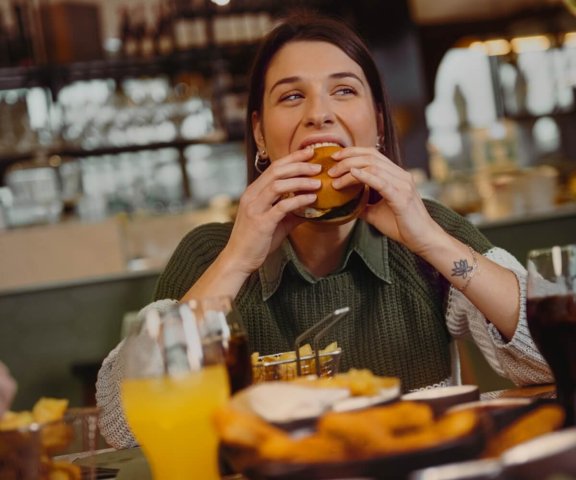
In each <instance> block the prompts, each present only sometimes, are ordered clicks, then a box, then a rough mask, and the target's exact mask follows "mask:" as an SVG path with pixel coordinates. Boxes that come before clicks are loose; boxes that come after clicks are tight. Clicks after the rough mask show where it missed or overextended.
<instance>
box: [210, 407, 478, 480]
mask: <svg viewBox="0 0 576 480" xmlns="http://www.w3.org/2000/svg"><path fill="white" fill-rule="evenodd" d="M216 425H217V429H218V432H219V435H220V438H221V441H222V446H223V455H224V457H225V458H226V459H227V460H228V462H229V463H230V464H231V465H232V466H233V468H234V469H235V470H236V471H240V472H243V473H244V474H245V475H246V476H247V477H248V478H250V479H255V480H295V479H302V478H306V479H309V480H325V479H335V478H358V477H369V478H395V479H398V478H405V477H406V476H407V475H408V474H409V473H410V472H411V471H413V470H416V469H420V468H425V467H428V466H432V465H438V464H442V463H447V462H453V461H459V460H466V459H471V458H474V457H475V456H477V455H478V454H480V453H481V452H482V450H483V448H484V445H485V437H484V430H483V428H482V426H481V422H480V419H479V416H478V415H477V414H476V413H475V412H473V411H463V412H455V413H450V414H444V415H442V416H440V417H435V415H434V412H433V410H432V408H431V407H430V406H429V405H426V404H423V403H417V402H408V401H397V402H394V403H391V404H387V405H384V406H379V407H372V408H367V409H362V410H356V411H351V412H328V413H326V414H324V415H322V416H321V417H320V418H319V419H318V421H317V423H316V426H315V428H314V429H313V430H312V431H309V432H306V433H304V434H302V433H299V434H297V435H294V434H291V433H290V432H286V431H285V430H282V429H280V428H278V427H276V426H274V425H272V424H270V423H269V422H266V421H264V420H263V419H262V418H261V417H259V416H257V415H254V414H251V413H248V412H239V411H238V410H235V409H234V407H232V406H230V405H229V406H227V407H226V408H223V409H221V410H220V411H219V412H218V414H217V416H216Z"/></svg>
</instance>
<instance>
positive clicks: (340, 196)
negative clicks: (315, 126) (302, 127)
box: [294, 143, 368, 224]
mask: <svg viewBox="0 0 576 480" xmlns="http://www.w3.org/2000/svg"><path fill="white" fill-rule="evenodd" d="M341 149H342V147H341V146H340V145H337V144H335V143H322V144H318V145H315V146H314V156H313V157H312V158H311V159H310V160H309V161H310V162H312V163H317V164H320V165H322V170H321V172H320V173H319V174H318V175H315V176H314V177H312V178H318V179H320V180H321V181H322V186H321V187H320V189H319V190H318V191H316V195H317V198H316V201H315V202H314V203H312V204H311V205H307V206H306V207H302V208H300V209H298V210H296V211H295V212H294V214H295V215H297V216H299V217H302V218H306V219H307V220H310V221H313V222H323V223H335V224H339V223H346V222H347V221H349V220H351V219H353V218H355V217H357V216H358V215H359V214H360V212H361V211H362V209H363V208H364V207H365V206H366V202H367V200H368V187H366V186H365V185H363V184H357V185H350V186H349V187H346V188H342V189H339V190H336V189H335V188H334V187H333V186H332V180H333V178H332V177H330V176H329V175H328V173H327V172H328V170H330V168H332V167H333V166H334V165H335V164H336V160H334V159H333V158H332V157H331V156H332V155H333V154H334V153H336V152H337V151H338V150H341Z"/></svg>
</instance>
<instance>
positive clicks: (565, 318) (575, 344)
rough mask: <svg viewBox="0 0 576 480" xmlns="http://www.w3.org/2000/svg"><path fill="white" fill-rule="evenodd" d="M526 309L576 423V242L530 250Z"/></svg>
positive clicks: (568, 412) (532, 330) (563, 401)
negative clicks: (574, 243) (575, 243)
mask: <svg viewBox="0 0 576 480" xmlns="http://www.w3.org/2000/svg"><path fill="white" fill-rule="evenodd" d="M526 313H527V317H528V327H529V328H530V333H531V334H532V338H533V339H534V342H535V343H536V346H537V347H538V349H539V350H540V352H541V353H542V356H543V357H544V358H545V359H546V361H547V362H548V365H550V369H551V370H552V373H553V374H554V379H555V381H556V394H557V398H558V401H559V403H560V404H561V405H562V407H563V408H564V410H565V412H566V418H565V426H570V425H575V424H576V245H566V246H563V247H559V246H555V247H552V248H546V249H540V250H532V251H530V252H529V253H528V287H527V304H526Z"/></svg>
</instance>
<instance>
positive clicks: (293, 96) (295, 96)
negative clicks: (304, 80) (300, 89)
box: [280, 93, 302, 102]
mask: <svg viewBox="0 0 576 480" xmlns="http://www.w3.org/2000/svg"><path fill="white" fill-rule="evenodd" d="M300 98H302V95H301V94H300V93H287V94H285V95H282V96H281V97H280V101H281V102H286V101H287V102H290V101H294V100H298V99H300Z"/></svg>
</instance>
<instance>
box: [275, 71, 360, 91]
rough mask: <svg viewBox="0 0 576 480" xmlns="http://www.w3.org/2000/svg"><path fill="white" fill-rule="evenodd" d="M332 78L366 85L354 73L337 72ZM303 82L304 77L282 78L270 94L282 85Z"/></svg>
mask: <svg viewBox="0 0 576 480" xmlns="http://www.w3.org/2000/svg"><path fill="white" fill-rule="evenodd" d="M329 77H330V78H333V79H337V80H338V79H341V78H354V79H355V80H357V81H358V82H360V83H361V84H362V85H364V82H363V81H362V78H360V77H359V76H358V75H356V74H355V73H353V72H336V73H332V74H330V75H329ZM300 80H302V77H299V76H297V75H294V76H292V77H285V78H281V79H280V80H278V81H277V82H276V83H274V85H272V87H270V93H272V92H273V91H274V89H275V88H277V87H279V86H281V85H286V84H290V83H296V82H298V81H300Z"/></svg>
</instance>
